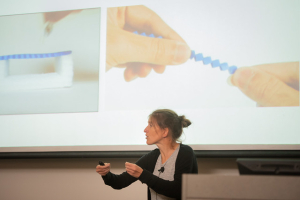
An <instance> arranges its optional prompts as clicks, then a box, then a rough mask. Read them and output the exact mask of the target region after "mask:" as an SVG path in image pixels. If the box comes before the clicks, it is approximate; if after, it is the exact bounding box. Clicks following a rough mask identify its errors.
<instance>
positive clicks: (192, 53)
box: [190, 50, 195, 59]
mask: <svg viewBox="0 0 300 200" xmlns="http://www.w3.org/2000/svg"><path fill="white" fill-rule="evenodd" d="M194 57H195V51H194V50H192V51H191V57H190V59H193V58H194Z"/></svg>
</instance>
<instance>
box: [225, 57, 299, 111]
mask: <svg viewBox="0 0 300 200" xmlns="http://www.w3.org/2000/svg"><path fill="white" fill-rule="evenodd" d="M230 80H231V83H232V84H233V85H234V86H237V87H238V88H239V89H240V90H241V91H242V92H243V93H244V94H245V95H246V96H248V97H249V98H251V99H252V100H254V101H256V102H257V104H258V106H262V107H275V106H299V62H290V63H275V64H264V65H257V66H253V67H242V68H239V69H237V70H236V72H235V73H234V74H233V75H232V77H231V78H230Z"/></svg>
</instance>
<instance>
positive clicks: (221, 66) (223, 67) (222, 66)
mask: <svg viewBox="0 0 300 200" xmlns="http://www.w3.org/2000/svg"><path fill="white" fill-rule="evenodd" d="M220 69H221V70H222V71H225V70H227V69H228V64H227V63H222V64H221V65H220Z"/></svg>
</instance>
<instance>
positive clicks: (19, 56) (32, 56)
mask: <svg viewBox="0 0 300 200" xmlns="http://www.w3.org/2000/svg"><path fill="white" fill-rule="evenodd" d="M71 53H72V51H62V52H56V53H40V54H15V55H5V56H0V60H9V59H36V58H53V57H59V56H65V55H69V54H71Z"/></svg>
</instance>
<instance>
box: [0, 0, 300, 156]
mask: <svg viewBox="0 0 300 200" xmlns="http://www.w3.org/2000/svg"><path fill="white" fill-rule="evenodd" d="M11 1H12V2H11ZM11 1H8V2H5V3H2V4H1V3H0V25H1V31H0V56H1V57H0V59H1V60H0V69H1V70H0V152H19V151H43V152H45V151H54V152H59V151H143V150H150V149H153V148H156V146H155V145H153V146H148V145H146V140H145V133H144V129H145V127H146V126H147V122H148V116H149V114H150V113H152V112H153V111H154V110H156V109H171V110H174V111H175V112H176V113H177V114H179V115H185V116H186V118H187V119H189V120H190V121H191V122H192V124H191V126H189V127H188V128H186V129H185V130H184V134H183V135H182V137H181V138H180V139H181V140H182V142H183V143H184V144H188V145H191V146H192V147H193V149H194V150H245V149H248V150H295V149H297V150H299V149H300V134H299V133H300V123H299V121H300V107H299V59H300V57H299V55H300V37H299V36H300V26H299V24H300V18H299V13H300V4H299V1H298V0H263V1H262V0H184V1H183V0H180V1H173V0H152V1H147V0H139V1H137V0H110V1H107V0H97V1H94V0H85V1H76V2H72V3H70V0H60V1H59V3H58V2H57V1H48V0H42V1H41V3H40V4H36V1H34V0H28V1H26V6H25V5H24V7H20V6H17V7H16V6H15V5H18V2H19V0H11ZM2 5H5V7H3V6H2ZM22 5H23V4H22ZM100 8H101V12H100ZM53 11H55V12H53ZM24 13H36V14H24ZM72 73H73V75H72ZM45 113H46V114H45Z"/></svg>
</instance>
